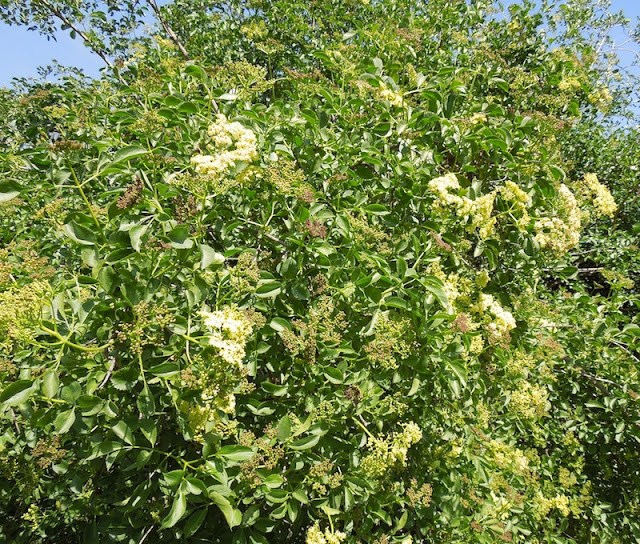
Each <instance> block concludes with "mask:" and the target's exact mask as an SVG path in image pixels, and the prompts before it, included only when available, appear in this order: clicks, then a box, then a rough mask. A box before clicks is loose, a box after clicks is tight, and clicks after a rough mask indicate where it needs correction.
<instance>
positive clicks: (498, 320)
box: [477, 293, 516, 338]
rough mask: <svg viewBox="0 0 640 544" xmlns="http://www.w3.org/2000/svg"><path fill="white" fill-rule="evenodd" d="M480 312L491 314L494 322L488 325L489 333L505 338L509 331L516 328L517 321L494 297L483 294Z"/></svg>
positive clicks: (479, 304)
mask: <svg viewBox="0 0 640 544" xmlns="http://www.w3.org/2000/svg"><path fill="white" fill-rule="evenodd" d="M477 309H478V311H479V312H485V313H489V314H491V317H492V321H491V322H490V323H489V325H487V328H488V329H489V332H490V333H491V334H492V335H494V336H496V337H500V338H504V337H506V336H507V335H508V334H509V331H511V330H512V329H514V328H515V327H516V320H515V319H514V318H513V315H512V314H511V312H509V311H508V310H505V309H504V308H503V307H502V306H501V305H500V303H499V302H498V301H497V300H496V299H495V298H493V296H492V295H487V294H486V293H482V294H481V295H480V300H479V302H478V308H477Z"/></svg>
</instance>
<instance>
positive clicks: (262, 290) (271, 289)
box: [256, 280, 282, 298]
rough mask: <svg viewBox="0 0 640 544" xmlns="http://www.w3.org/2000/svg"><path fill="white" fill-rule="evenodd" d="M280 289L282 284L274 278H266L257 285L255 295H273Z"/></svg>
mask: <svg viewBox="0 0 640 544" xmlns="http://www.w3.org/2000/svg"><path fill="white" fill-rule="evenodd" d="M280 291H282V284H281V283H280V282H279V281H276V280H267V281H265V282H264V283H261V284H260V285H258V288H257V289H256V295H257V296H258V297H260V298H267V297H275V296H277V295H278V294H280Z"/></svg>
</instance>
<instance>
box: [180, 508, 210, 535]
mask: <svg viewBox="0 0 640 544" xmlns="http://www.w3.org/2000/svg"><path fill="white" fill-rule="evenodd" d="M207 513H208V509H207V507H206V506H205V507H204V508H202V509H200V510H196V511H195V512H194V513H193V514H191V515H190V516H189V519H187V521H186V523H185V524H184V536H186V537H187V538H188V537H190V536H193V535H194V534H196V532H197V531H198V529H199V528H200V526H201V525H202V523H203V522H204V520H205V518H206V517H207Z"/></svg>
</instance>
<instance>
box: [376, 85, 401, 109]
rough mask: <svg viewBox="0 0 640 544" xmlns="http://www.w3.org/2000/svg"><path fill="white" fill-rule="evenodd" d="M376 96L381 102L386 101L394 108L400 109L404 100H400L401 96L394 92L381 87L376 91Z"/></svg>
mask: <svg viewBox="0 0 640 544" xmlns="http://www.w3.org/2000/svg"><path fill="white" fill-rule="evenodd" d="M378 96H379V97H380V99H381V100H386V101H387V102H389V103H390V104H391V105H392V106H395V107H396V108H401V107H402V106H403V105H404V99H403V98H402V94H401V93H399V92H396V91H392V90H391V89H389V88H388V87H382V88H381V89H380V90H379V91H378Z"/></svg>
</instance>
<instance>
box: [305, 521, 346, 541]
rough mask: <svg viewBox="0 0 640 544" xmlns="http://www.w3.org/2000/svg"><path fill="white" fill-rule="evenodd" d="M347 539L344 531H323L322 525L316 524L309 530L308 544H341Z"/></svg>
mask: <svg viewBox="0 0 640 544" xmlns="http://www.w3.org/2000/svg"><path fill="white" fill-rule="evenodd" d="M346 538H347V535H346V534H344V533H343V532H342V531H332V530H331V529H329V528H327V529H325V530H324V532H323V531H321V530H320V523H319V522H317V521H316V522H315V524H313V525H312V526H311V527H309V529H308V530H307V540H306V544H340V543H341V542H342V541H343V540H345V539H346Z"/></svg>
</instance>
